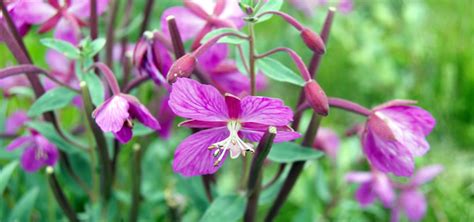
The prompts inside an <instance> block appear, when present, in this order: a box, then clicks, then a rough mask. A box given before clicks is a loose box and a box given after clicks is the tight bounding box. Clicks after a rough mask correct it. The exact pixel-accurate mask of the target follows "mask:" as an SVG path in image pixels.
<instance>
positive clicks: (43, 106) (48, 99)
mask: <svg viewBox="0 0 474 222" xmlns="http://www.w3.org/2000/svg"><path fill="white" fill-rule="evenodd" d="M75 95H76V93H75V92H74V91H71V90H70V89H67V88H65V87H57V88H54V89H51V90H49V91H47V92H46V93H45V94H43V95H42V96H41V97H40V98H39V99H38V100H36V101H35V103H33V105H31V107H30V109H29V110H28V116H30V117H33V116H38V115H41V114H42V113H44V112H47V111H52V110H56V109H60V108H63V107H65V106H67V105H69V104H70V103H71V101H72V99H73V98H74V96H75Z"/></svg>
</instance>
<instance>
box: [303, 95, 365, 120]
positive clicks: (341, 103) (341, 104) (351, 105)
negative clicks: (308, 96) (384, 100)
mask: <svg viewBox="0 0 474 222" xmlns="http://www.w3.org/2000/svg"><path fill="white" fill-rule="evenodd" d="M328 103H329V106H330V107H333V108H338V109H342V110H345V111H349V112H352V113H355V114H359V115H361V116H369V115H370V113H371V111H370V109H368V108H366V107H363V106H361V105H359V104H357V103H355V102H352V101H349V100H346V99H341V98H335V97H329V98H328ZM309 108H311V106H310V105H309V103H306V102H305V103H303V104H302V105H301V106H300V107H298V109H297V110H296V112H295V115H296V114H301V113H302V112H304V111H305V110H306V109H309Z"/></svg>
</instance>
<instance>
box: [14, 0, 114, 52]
mask: <svg viewBox="0 0 474 222" xmlns="http://www.w3.org/2000/svg"><path fill="white" fill-rule="evenodd" d="M108 3H109V0H98V1H97V14H99V15H100V14H102V13H103V12H105V10H106V8H107V6H108ZM90 8H91V7H90V1H84V0H65V1H59V0H50V1H48V2H47V3H46V2H44V1H42V0H37V1H21V2H20V3H19V4H18V6H17V9H16V13H17V15H18V18H19V19H22V20H23V21H26V22H27V23H29V24H42V25H41V27H40V28H39V32H40V33H43V32H47V31H49V30H51V29H53V28H55V32H54V37H55V38H57V39H61V40H65V41H68V42H70V43H72V44H77V43H78V42H79V39H80V38H81V37H80V36H81V32H80V26H84V25H85V24H86V22H85V20H86V19H88V18H89V16H90Z"/></svg>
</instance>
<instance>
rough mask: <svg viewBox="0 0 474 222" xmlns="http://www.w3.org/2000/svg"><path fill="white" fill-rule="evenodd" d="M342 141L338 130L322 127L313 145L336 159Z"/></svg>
mask: <svg viewBox="0 0 474 222" xmlns="http://www.w3.org/2000/svg"><path fill="white" fill-rule="evenodd" d="M340 143H341V141H340V140H339V136H337V134H336V132H334V131H333V130H332V129H329V128H323V127H320V128H319V129H318V134H316V139H315V140H314V144H313V147H314V148H316V149H318V150H321V151H324V152H325V153H326V154H327V155H328V156H329V157H330V158H331V159H332V160H336V158H337V153H338V151H339V145H340Z"/></svg>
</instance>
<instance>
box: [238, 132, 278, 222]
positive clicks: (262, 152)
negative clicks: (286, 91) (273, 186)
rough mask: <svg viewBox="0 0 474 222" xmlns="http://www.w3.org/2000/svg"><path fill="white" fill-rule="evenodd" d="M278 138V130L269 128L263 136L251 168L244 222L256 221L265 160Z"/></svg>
mask: <svg viewBox="0 0 474 222" xmlns="http://www.w3.org/2000/svg"><path fill="white" fill-rule="evenodd" d="M275 136H276V128H275V127H272V126H271V127H269V128H268V131H267V132H265V134H263V136H262V138H261V139H260V142H259V144H258V147H257V149H256V152H255V155H254V157H253V160H252V165H251V167H250V174H249V178H248V184H247V208H246V210H245V216H244V221H245V222H253V221H255V214H256V212H257V209H258V197H259V196H260V190H261V188H262V184H261V183H262V173H263V170H262V167H263V162H264V161H265V158H266V157H267V155H268V153H269V152H270V149H271V148H272V145H273V140H274V139H275Z"/></svg>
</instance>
